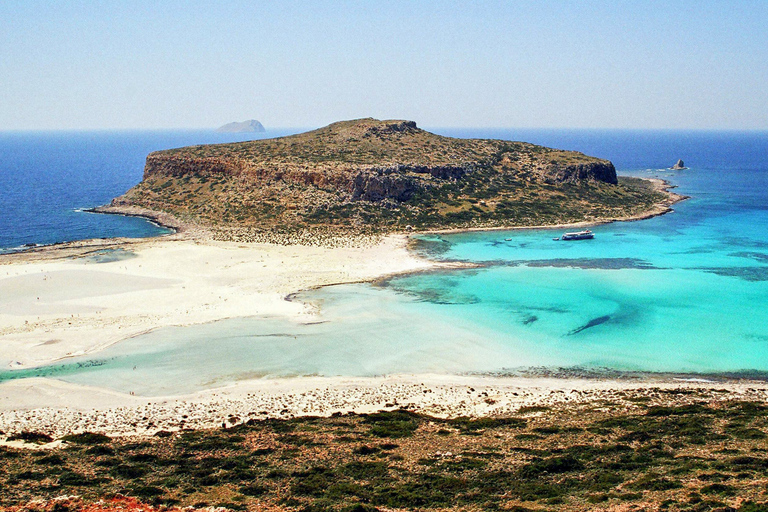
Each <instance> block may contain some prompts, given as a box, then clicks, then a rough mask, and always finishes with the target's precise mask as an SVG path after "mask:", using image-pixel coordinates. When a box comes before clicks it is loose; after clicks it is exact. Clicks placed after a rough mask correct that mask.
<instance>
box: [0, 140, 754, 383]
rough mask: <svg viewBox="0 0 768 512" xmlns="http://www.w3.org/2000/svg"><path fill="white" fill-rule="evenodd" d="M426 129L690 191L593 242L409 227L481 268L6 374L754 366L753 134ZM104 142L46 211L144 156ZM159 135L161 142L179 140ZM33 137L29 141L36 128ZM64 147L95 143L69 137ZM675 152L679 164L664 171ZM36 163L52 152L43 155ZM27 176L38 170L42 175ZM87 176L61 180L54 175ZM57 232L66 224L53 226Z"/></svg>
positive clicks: (98, 376) (221, 379)
mask: <svg viewBox="0 0 768 512" xmlns="http://www.w3.org/2000/svg"><path fill="white" fill-rule="evenodd" d="M433 131H437V132H439V133H443V134H446V135H452V136H461V137H483V138H503V139H511V140H525V141H529V142H534V143H537V144H543V145H547V146H551V147H557V148H562V149H573V150H578V151H582V152H584V153H587V154H590V155H595V156H599V157H603V158H608V159H610V160H612V161H613V162H614V164H615V165H616V167H617V169H618V170H619V173H620V174H628V175H634V176H642V177H660V178H664V179H666V180H668V181H669V182H670V183H672V184H673V185H675V186H677V187H678V188H677V189H676V191H677V192H679V193H682V194H686V195H689V196H691V199H689V200H687V201H685V202H682V203H679V204H677V205H675V207H674V210H675V211H674V212H673V213H670V214H667V215H663V216H660V217H655V218H653V219H648V220H644V221H638V222H619V223H613V224H608V225H602V226H597V227H595V228H593V231H594V232H595V234H596V237H595V239H594V240H587V241H579V242H557V241H554V240H553V238H554V237H557V236H559V235H560V234H562V232H563V230H522V231H506V232H505V231H491V232H473V233H463V234H453V235H440V236H437V235H433V236H422V237H420V241H419V243H418V248H417V250H419V251H420V252H421V253H422V254H424V255H426V256H428V257H430V258H436V259H447V260H461V261H470V262H475V263H481V264H482V268H478V269H473V270H456V271H450V272H435V273H426V274H417V275H411V276H403V277H398V278H394V279H391V280H389V281H388V282H386V283H384V284H381V285H370V284H352V285H340V286H331V287H326V288H323V289H320V290H313V291H309V292H305V293H302V294H300V295H299V297H298V299H297V300H304V301H308V302H314V303H317V304H318V305H321V312H320V317H319V319H318V320H319V322H314V323H311V324H298V323H294V322H290V321H287V320H284V319H279V318H242V319H233V320H225V321H221V322H215V323H211V324H207V325H202V326H192V327H180V328H165V329H159V330H156V331H154V332H151V333H149V334H146V335H143V336H139V337H136V338H132V339H130V340H126V341H125V342H122V343H119V344H117V345H114V346H112V347H110V348H109V349H107V350H105V351H103V352H101V353H99V354H94V355H93V356H91V357H90V358H88V359H84V360H73V361H72V362H71V363H66V364H64V365H56V366H53V367H48V368H40V369H36V370H25V371H24V372H15V373H14V375H15V376H17V377H20V376H26V375H50V376H56V377H58V378H62V379H65V380H68V381H72V382H80V383H85V384H95V385H107V386H109V387H113V388H115V389H121V390H124V391H125V390H133V391H135V392H137V393H141V394H148V395H152V394H166V393H181V392H188V391H193V390H198V389H203V388H206V387H211V386H217V385H222V384H225V383H229V382H233V381H236V380H240V379H245V378H254V377H281V376H283V377H284V376H296V375H349V376H357V375H359V376H368V375H383V374H393V373H427V372H431V373H472V372H479V373H507V372H510V373H514V372H517V371H529V370H530V369H532V368H533V369H541V368H544V369H559V368H567V369H570V370H574V371H598V372H600V371H604V370H605V369H608V370H612V371H619V372H671V373H695V374H715V373H732V372H749V373H754V372H768V236H767V233H768V133H766V132H759V133H758V132H749V133H742V132H680V131H669V132H661V131H653V132H645V131H586V130H582V131H564V130H552V131H543V130H446V129H443V130H433ZM160 136H161V134H144V135H140V134H130V137H133V138H132V139H130V140H132V141H133V144H136V145H139V143H141V145H140V148H141V152H143V153H146V152H148V151H149V150H153V149H160V147H162V146H163V144H158V143H157V142H158V141H159V140H160V139H159V138H160ZM19 137H21V136H19ZM81 137H82V136H81ZM104 137H105V139H104V140H107V139H108V140H111V144H105V145H102V146H96V148H102V149H103V150H105V151H106V153H105V154H103V155H100V156H95V155H90V154H88V155H81V156H80V157H77V156H75V155H70V156H69V157H68V158H69V159H70V161H78V159H79V160H80V161H94V162H101V164H100V165H101V167H98V168H96V167H93V168H88V167H85V166H81V167H78V169H79V171H77V172H80V173H82V172H86V173H89V174H91V175H92V174H94V173H95V172H97V171H96V170H95V169H101V171H98V172H102V173H107V174H108V175H109V173H114V174H115V177H113V178H109V177H108V176H104V177H102V178H100V179H101V181H102V182H103V183H104V185H103V186H102V187H95V188H98V189H99V190H103V192H101V193H102V194H103V196H98V195H97V194H95V193H94V195H93V196H90V197H92V198H91V199H86V198H82V200H78V199H77V198H76V197H75V196H77V193H75V192H68V194H70V193H71V194H73V197H74V199H71V200H70V201H69V204H68V205H67V206H62V208H63V209H62V210H60V211H59V214H57V215H61V211H65V210H66V208H70V209H71V210H74V209H75V208H78V207H83V206H92V205H95V204H100V203H103V202H107V201H108V200H109V199H110V198H111V196H113V195H116V194H119V193H121V192H122V191H124V190H125V189H126V188H128V187H130V186H131V185H132V184H133V183H135V182H136V181H138V180H139V179H140V176H141V167H142V162H143V156H144V155H143V154H138V153H139V151H138V149H137V150H136V154H135V155H132V156H130V157H129V156H128V153H130V151H128V149H129V148H128V146H127V145H125V146H121V147H123V150H122V151H124V152H121V151H119V150H118V149H116V147H115V146H119V145H120V144H119V141H120V140H121V139H120V137H121V135H120V134H114V135H109V136H108V137H107V136H106V135H105V136H104ZM153 137H154V139H153ZM167 137H168V138H167V139H164V141H167V142H168V143H166V144H165V145H172V144H169V143H171V142H173V141H176V140H181V139H173V138H172V137H171V136H170V135H167ZM0 140H5V139H0ZM152 141H154V142H152ZM59 142H60V143H62V142H61V140H60V141H59ZM81 142H83V141H81ZM196 142H197V141H196ZM14 143H15V144H16V145H22V143H23V141H22V140H21V139H18V140H16V141H15V142H14ZM26 143H27V144H29V143H30V142H29V141H27V142H26ZM35 143H36V144H38V146H37V147H38V148H39V151H40V152H41V153H42V154H43V155H45V154H47V150H46V147H47V146H46V145H45V144H44V139H35ZM54 147H57V146H55V145H54ZM78 147H79V148H80V150H82V151H85V152H89V151H95V150H96V149H94V146H89V145H88V144H87V143H83V144H81V145H80V146H78ZM110 151H111V153H110ZM116 154H117V155H121V156H120V158H117V157H116V156H115V155H116ZM110 155H111V156H110ZM25 158H27V157H25ZM678 158H682V159H683V160H684V161H685V164H686V165H687V166H688V167H689V169H687V170H682V171H670V170H668V169H667V168H668V167H669V166H671V165H672V164H674V163H675V162H676V161H677V159H678ZM40 159H41V161H55V160H56V158H55V157H54V155H50V154H49V155H48V157H47V158H43V157H40ZM110 159H114V163H113V164H110V161H111V160H110ZM6 160H7V159H6ZM131 161H133V162H135V163H133V164H130V163H129V162H131ZM119 162H123V163H122V164H120V163H119ZM3 165H4V166H6V164H5V163H4V164H3ZM9 168H12V167H11V166H6V167H3V169H4V171H3V172H4V173H5V172H8V171H7V169H9ZM51 168H54V169H58V170H57V171H56V172H57V173H58V174H57V175H61V173H66V170H65V169H63V168H62V167H61V166H58V165H52V167H51ZM105 169H106V170H105ZM36 172H38V176H41V177H43V176H45V171H43V170H39V169H38V170H37V171H36ZM70 172H72V173H74V174H77V172H75V171H74V170H71V171H70ZM117 174H119V175H120V176H119V177H117V176H116V175H117ZM41 179H44V178H41ZM111 180H114V181H116V182H118V183H119V185H114V184H112V185H109V186H112V187H113V189H112V190H113V192H107V189H109V187H108V186H107V183H108V182H111ZM88 181H89V180H88V179H87V178H84V177H82V176H77V177H72V178H70V179H69V181H67V183H81V182H88ZM19 183H24V185H23V187H26V190H27V192H26V193H21V194H19V192H18V191H16V195H17V197H23V196H24V195H25V194H26V195H28V196H32V197H35V196H43V198H44V196H45V195H46V194H47V193H49V192H50V190H51V189H50V188H45V187H44V188H43V190H37V191H33V190H31V189H33V188H34V187H35V186H36V182H35V181H30V180H24V181H20V182H19ZM2 186H3V187H7V183H5V182H4V183H3V184H2ZM19 186H20V187H22V185H19ZM60 188H61V189H63V186H61V187H55V188H54V190H59V189H60ZM46 191H47V192H46ZM100 197H103V199H100ZM3 201H5V197H3ZM41 204H48V203H46V201H44V200H43V201H42V202H41ZM26 215H28V216H29V218H30V219H31V221H30V222H29V225H33V226H37V225H43V226H45V225H46V224H47V222H49V221H50V219H47V220H46V218H47V217H49V216H50V210H48V209H46V210H40V211H36V212H27V214H26ZM38 217H40V218H38ZM91 217H96V216H94V215H91V216H87V215H85V214H80V215H76V214H72V218H73V219H75V220H74V221H73V225H75V226H76V225H77V219H85V218H91ZM5 223H6V220H4V221H3V225H5ZM126 226H127V225H126ZM110 229H116V231H110V232H108V233H107V232H99V231H98V229H95V230H93V231H91V232H90V233H91V234H89V235H88V236H112V235H114V234H127V231H123V232H121V231H119V230H120V229H123V228H122V227H121V226H118V227H117V228H114V227H111V228H110ZM125 229H132V228H128V227H126V228H125ZM143 229H145V230H146V229H153V228H148V227H146V226H144V228H143ZM43 232H45V230H42V231H41V232H40V233H37V232H36V231H34V230H30V231H29V232H28V233H27V235H26V236H25V237H18V236H17V238H16V239H14V241H13V242H9V243H7V245H9V246H10V245H11V244H15V245H18V244H19V243H20V242H25V243H26V242H27V241H31V242H44V241H47V240H49V239H48V238H45V237H43V236H42V233H43ZM149 234H151V232H150V231H145V232H144V233H143V236H147V235H149ZM58 236H59V237H60V238H62V239H69V238H77V237H78V235H75V234H71V233H70V234H67V233H66V232H65V231H60V232H59V235H58ZM86 362H87V363H88V364H86V365H83V363H86ZM91 363H95V364H91ZM134 367H135V368H136V370H134V369H133V368H134ZM537 371H538V370H537ZM2 378H8V374H7V373H6V374H4V375H0V379H2Z"/></svg>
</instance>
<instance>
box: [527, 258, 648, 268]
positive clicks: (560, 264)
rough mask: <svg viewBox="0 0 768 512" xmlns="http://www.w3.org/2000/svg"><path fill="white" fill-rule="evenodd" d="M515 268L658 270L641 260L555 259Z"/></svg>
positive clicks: (533, 261)
mask: <svg viewBox="0 0 768 512" xmlns="http://www.w3.org/2000/svg"><path fill="white" fill-rule="evenodd" d="M513 263H514V266H518V265H520V264H521V263H522V264H524V265H526V266H528V267H536V268H539V267H554V268H581V269H599V270H623V269H640V270H649V269H658V267H655V266H654V265H653V264H652V263H649V262H648V261H645V260H641V259H640V258H555V259H551V260H531V261H525V262H513Z"/></svg>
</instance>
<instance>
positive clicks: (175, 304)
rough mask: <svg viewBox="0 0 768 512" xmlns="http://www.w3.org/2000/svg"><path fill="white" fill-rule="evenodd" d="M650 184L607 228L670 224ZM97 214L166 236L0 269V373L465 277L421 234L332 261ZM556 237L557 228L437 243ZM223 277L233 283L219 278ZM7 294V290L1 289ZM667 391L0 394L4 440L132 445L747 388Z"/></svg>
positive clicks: (381, 387) (294, 248)
mask: <svg viewBox="0 0 768 512" xmlns="http://www.w3.org/2000/svg"><path fill="white" fill-rule="evenodd" d="M653 181H654V183H655V184H656V186H657V187H659V188H663V189H664V190H665V192H666V193H667V194H668V199H667V200H666V201H664V202H663V203H660V204H658V205H656V206H655V208H654V209H652V210H651V211H649V212H645V213H644V214H643V215H642V216H641V217H638V216H635V217H631V218H624V219H612V220H610V221H605V222H615V221H617V220H640V218H650V217H654V216H657V215H662V214H664V213H667V212H669V211H671V208H670V206H671V205H672V204H674V203H676V202H678V201H681V200H683V199H685V197H684V196H680V195H677V194H674V193H672V192H669V191H668V190H666V187H668V186H669V184H668V183H666V182H664V181H662V180H653ZM117 208H119V211H118V210H117ZM107 209H109V211H107ZM93 211H94V212H95V213H105V214H117V215H130V216H137V217H144V218H147V219H149V220H151V221H153V222H157V223H158V224H160V225H163V226H164V227H168V228H171V229H174V230H175V232H174V233H171V234H168V235H162V236H158V237H151V238H144V239H125V238H117V239H92V240H82V241H75V242H67V243H63V244H56V245H54V246H43V247H34V248H30V249H29V250H24V251H20V252H17V253H10V254H3V255H0V272H2V271H3V270H5V271H6V276H7V278H6V279H5V280H3V279H0V292H5V293H4V294H5V296H6V297H12V298H13V299H12V300H10V301H7V302H8V303H9V305H11V306H13V308H12V309H14V311H12V312H11V314H0V340H2V341H3V350H2V351H0V358H3V359H5V362H4V363H3V362H2V361H0V364H4V365H5V366H6V368H10V369H23V368H32V367H36V366H41V365H45V364H48V363H52V362H56V361H61V360H63V359H67V358H71V357H77V356H82V355H86V354H93V353H96V352H98V351H99V350H102V349H104V348H106V347H108V346H111V345H113V344H115V343H119V342H121V341H124V340H126V339H130V338H131V337H134V336H137V335H140V334H143V333H146V332H149V331H151V330H154V329H158V328H161V327H166V326H185V325H194V324H202V323H208V322H215V321H220V320H224V319H227V318H236V317H245V316H263V315H279V316H284V317H288V318H291V319H293V320H295V321H298V322H302V321H312V319H313V318H315V315H316V312H315V311H313V310H312V309H311V307H310V306H309V305H306V304H302V303H300V302H296V301H292V300H291V298H292V297H293V296H295V294H297V293H300V292H303V291H307V290H311V289H316V288H320V287H324V286H330V285H337V284H348V283H358V282H373V283H376V282H381V281H385V280H387V279H390V278H392V277H394V276H399V275H405V274H411V273H421V272H434V271H436V270H440V269H455V268H467V267H473V266H474V265H471V264H469V265H468V264H466V263H461V262H458V263H457V262H439V261H433V260H427V259H425V258H423V257H421V256H419V255H418V254H416V253H414V252H413V251H411V250H410V249H409V245H410V243H411V242H412V238H411V237H410V236H409V235H411V234H414V235H415V234H423V233H426V232H419V233H417V232H411V233H407V234H403V233H397V234H389V235H383V236H382V237H380V238H371V237H363V240H362V243H361V244H351V246H336V247H322V246H312V245H279V244H274V243H242V242H235V241H217V240H214V239H212V238H211V237H210V232H209V231H207V230H205V229H203V228H200V227H199V226H193V225H190V224H188V223H186V224H185V223H183V222H181V221H179V220H178V219H175V218H173V217H172V216H170V215H162V214H160V213H158V212H151V211H150V210H144V209H133V208H123V207H114V206H109V207H100V208H98V209H93ZM605 222H601V223H605ZM594 224H595V223H594V222H593V223H589V224H584V223H575V224H570V225H568V226H569V227H570V226H580V225H594ZM558 227H564V226H528V227H499V228H477V229H456V230H447V231H441V232H464V231H480V230H482V231H498V230H517V229H545V228H546V229H557V228H558ZM99 258H102V259H99ZM232 268H235V270H229V269H232ZM11 274H13V275H11ZM9 283H10V285H9ZM4 285H5V288H8V289H4V288H3V286H4ZM2 295H3V294H0V297H1V296H2ZM41 299H42V300H41ZM1 305H3V304H2V299H1V298H0V306H1ZM35 317H37V319H36V320H34V318H35ZM676 378H677V377H674V376H669V375H667V376H665V377H664V378H659V376H650V377H648V376H646V378H643V379H640V380H639V381H638V380H637V379H617V378H615V377H613V378H612V377H610V376H609V377H607V378H606V377H605V376H597V377H596V378H594V379H593V378H586V379H585V378H584V377H583V376H572V375H560V376H557V375H555V376H553V375H538V376H530V375H522V376H521V375H506V376H498V375H470V376H452V375H429V376H419V375H415V376H414V375H411V376H402V375H391V376H385V377H375V378H348V377H328V378H321V377H300V378H281V379H271V380H270V379H266V380H263V379H256V380H248V381H242V382H238V383H236V384H233V385H231V386H226V387H222V388H213V389H209V390H205V391H201V392H198V393H194V394H192V395H184V396H169V397H142V396H134V395H129V394H125V393H120V392H115V391H111V390H108V389H104V388H89V387H85V386H77V385H73V384H67V383H65V382H63V381H58V380H55V379H50V378H27V379H19V380H10V381H6V382H4V383H2V384H0V430H3V431H5V432H12V431H14V429H16V430H18V429H20V428H31V427H33V426H35V425H38V426H40V427H41V428H42V427H43V426H45V425H46V424H47V425H48V428H54V425H56V427H55V428H66V429H69V430H70V431H71V430H72V429H75V430H77V429H93V428H98V429H100V430H102V431H105V432H111V433H115V434H119V435H135V434H139V433H141V432H140V430H141V428H139V427H136V426H135V425H137V422H136V417H137V416H136V415H137V414H141V416H140V417H141V418H144V417H147V418H150V420H149V423H151V424H152V426H153V427H157V426H158V425H162V426H163V428H165V429H168V428H171V429H172V428H182V427H183V428H187V427H190V426H191V427H193V428H207V427H210V426H217V425H219V424H220V423H221V421H220V420H221V418H220V416H221V415H224V416H227V415H229V414H234V415H243V414H246V413H247V412H248V411H249V410H250V412H253V411H254V410H259V411H266V415H265V416H264V417H275V418H280V417H287V416H286V415H288V416H290V415H301V414H304V415H306V414H321V415H330V414H333V413H334V412H345V411H346V412H348V411H351V410H354V411H358V412H360V411H362V412H365V411H368V412H373V411H374V410H379V409H381V408H385V407H384V406H385V405H386V404H388V403H393V401H394V403H399V404H403V403H406V402H413V407H415V408H416V409H415V410H419V411H421V412H426V413H429V414H460V415H488V414H500V413H503V411H505V410H506V411H509V410H511V409H510V408H513V407H515V406H517V407H519V406H523V405H526V404H528V402H525V403H523V402H521V401H520V399H518V398H515V397H519V396H525V397H528V398H531V397H533V398H531V399H532V400H534V402H536V401H541V400H545V399H546V397H548V396H550V395H551V394H553V393H565V392H566V391H564V389H565V388H568V390H570V391H568V393H572V392H574V390H585V389H588V390H591V391H590V393H597V395H595V396H598V395H600V393H602V392H604V391H605V390H606V389H624V388H632V389H635V388H641V389H646V388H649V387H652V386H655V385H657V384H660V383H661V384H663V385H665V386H678V387H679V386H683V387H685V386H694V387H701V386H704V387H706V386H710V387H711V386H727V387H732V388H733V389H741V387H743V386H744V384H743V380H742V379H741V378H737V379H735V380H733V381H730V380H729V381H727V382H715V383H711V382H706V383H702V382H689V381H685V382H683V381H677V380H675V379H676ZM423 380H427V381H429V382H430V386H432V387H433V388H436V389H440V390H441V391H440V394H439V400H437V399H436V400H434V401H432V402H429V403H427V402H424V401H423V400H416V398H417V397H420V396H421V397H422V398H423V396H422V395H423V394H424V391H423V389H421V387H420V386H422V383H421V382H415V381H423ZM748 382H750V383H751V384H750V385H751V386H753V387H755V386H757V387H759V388H760V389H763V388H765V389H766V393H768V383H765V382H761V381H757V380H749V381H748ZM467 383H470V384H467ZM465 385H466V386H469V387H472V386H475V387H477V386H480V387H484V388H488V389H490V388H489V386H490V387H493V386H496V387H494V388H493V389H494V390H495V391H494V392H498V393H500V394H501V395H504V396H506V398H505V399H504V400H506V402H505V403H506V404H507V406H506V407H507V409H503V408H499V407H495V408H489V407H487V405H488V404H487V403H485V402H483V401H482V400H481V401H480V402H478V401H477V400H468V399H467V397H466V396H465V395H466V389H465V388H463V387H462V388H461V389H460V390H459V388H457V386H465ZM308 386H309V387H310V388H311V387H312V386H315V387H314V388H312V389H311V390H310V391H311V392H310V391H305V392H304V395H301V393H302V392H301V390H302V389H307V387H308ZM496 388H498V389H496ZM275 390H279V392H274V391H275ZM270 393H272V394H270ZM297 393H298V395H297ZM307 393H309V394H307ZM294 395H296V396H304V397H311V399H312V401H313V405H311V406H308V405H302V406H301V407H298V406H296V407H287V408H286V407H285V406H284V405H285V403H284V402H285V400H284V397H286V396H294ZM501 395H500V396H501ZM486 396H487V395H486ZM224 397H226V398H224ZM434 398H437V395H434ZM264 400H266V401H267V402H264ZM296 400H299V399H298V398H297V399H296ZM414 400H415V402H414ZM297 403H298V402H297ZM302 403H303V402H302ZM537 403H538V402H537ZM270 404H271V405H270ZM483 404H485V405H483ZM515 404H516V405H515ZM521 404H522V405H521ZM184 407H193V408H201V409H205V408H206V407H207V408H208V409H209V410H216V413H215V414H210V415H205V414H203V415H201V416H200V417H199V418H198V419H197V420H195V422H192V421H189V422H185V423H184V425H181V426H180V425H178V424H174V421H176V422H177V423H178V417H177V416H178V415H176V412H178V411H179V410H180V409H179V408H182V409H183V408H184ZM147 408H149V409H147ZM375 408H379V409H375ZM150 409H151V410H150ZM105 410H109V411H112V412H110V413H109V414H107V415H106V416H107V417H108V419H107V420H105V421H106V423H104V422H100V421H101V420H99V419H98V418H99V417H100V415H102V413H103V412H104V411H105ZM115 411H117V412H115ZM284 411H287V412H284ZM225 413H226V414H225ZM187 416H189V415H187ZM227 417H228V416H227ZM21 418H23V420H22V419H21ZM73 418H74V419H73ZM173 418H176V419H175V420H174V419H173ZM75 420H76V421H75ZM73 422H74V423H73ZM59 425H64V426H62V427H59ZM174 425H175V426H174ZM158 428H159V427H158ZM144 430H145V431H149V430H151V428H150V427H147V428H145V429H144Z"/></svg>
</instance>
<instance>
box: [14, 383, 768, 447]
mask: <svg viewBox="0 0 768 512" xmlns="http://www.w3.org/2000/svg"><path fill="white" fill-rule="evenodd" d="M692 389H695V390H697V393H696V399H697V400H701V399H702V397H704V398H705V399H707V400H710V401H712V402H716V401H723V400H755V401H768V383H766V382H753V381H729V382H701V381H680V380H674V379H659V380H653V379H648V380H644V381H641V382H637V381H622V380H600V379H563V378H523V377H483V376H446V375H399V376H388V377H376V378H343V377H333V378H321V377H303V378H293V379H275V380H251V381H245V382H241V383H239V384H236V385H233V386H230V387H226V388H219V389H213V390H208V391H204V392H200V393H196V394H194V395H187V396H178V397H163V398H147V397H138V396H130V395H125V394H121V393H116V392H112V391H107V390H103V389H97V388H90V387H85V386H77V385H74V384H67V383H63V382H59V381H55V380H48V379H27V380H24V381H12V382H6V383H4V384H2V385H0V430H2V431H3V432H4V433H6V434H13V433H17V432H21V431H35V432H43V433H46V434H49V435H51V436H52V437H54V438H55V437H59V436H62V435H65V434H69V433H78V432H84V431H91V432H100V433H105V434H109V435H129V436H130V435H139V436H147V435H154V434H155V433H156V432H158V431H160V430H171V431H173V430H179V429H182V428H192V429H199V428H214V427H221V426H223V425H226V426H232V425H236V424H239V423H243V422H246V421H248V420H251V419H255V420H259V419H266V418H283V419H285V418H291V417H296V416H330V415H332V414H334V413H348V412H355V413H369V412H374V411H380V410H393V409H397V408H400V407H404V408H407V409H409V410H413V411H418V412H423V413H427V414H430V415H434V416H438V417H459V416H473V417H477V416H497V415H506V414H512V413H517V412H518V411H519V410H520V408H521V407H531V406H537V407H549V406H557V405H559V404H580V403H586V402H590V403H593V404H595V405H596V406H599V405H600V403H605V404H608V403H613V404H619V405H621V404H622V403H624V402H625V401H626V399H627V398H630V397H637V396H644V397H648V399H649V402H648V403H649V404H651V405H653V404H654V400H655V399H657V401H658V403H659V404H662V403H666V402H665V400H668V396H666V395H665V396H662V394H661V393H659V390H682V391H684V390H692ZM20 397H21V398H20ZM680 397H681V398H679V399H680V400H682V401H683V402H684V401H685V400H686V398H685V393H681V394H680ZM626 403H627V405H629V402H626ZM614 406H615V405H614Z"/></svg>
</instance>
